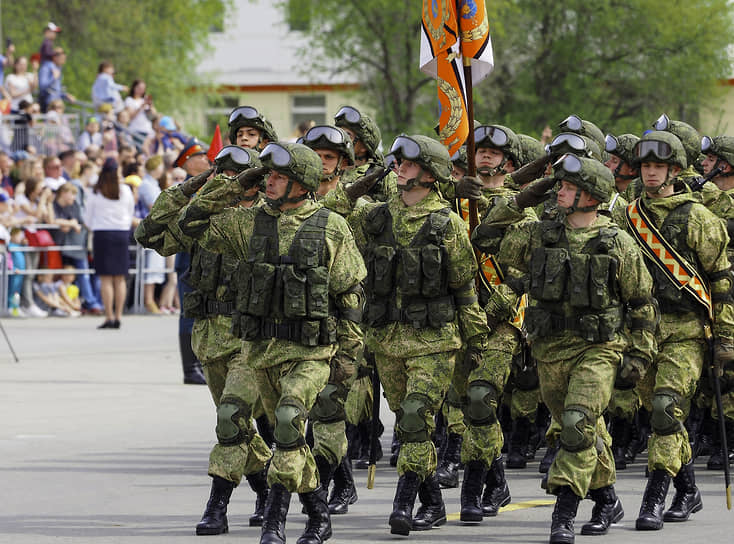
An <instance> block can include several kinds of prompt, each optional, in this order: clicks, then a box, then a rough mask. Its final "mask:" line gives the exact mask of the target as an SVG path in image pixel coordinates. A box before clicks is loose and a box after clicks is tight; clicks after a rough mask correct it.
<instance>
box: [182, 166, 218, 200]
mask: <svg viewBox="0 0 734 544" xmlns="http://www.w3.org/2000/svg"><path fill="white" fill-rule="evenodd" d="M213 172H214V168H210V169H209V170H207V171H206V172H202V173H201V174H198V175H196V176H193V177H190V178H189V179H187V180H186V181H184V182H183V183H181V192H182V193H183V194H184V195H186V196H188V197H192V196H194V194H196V191H198V190H199V189H201V188H202V187H203V186H204V184H205V183H206V180H207V179H209V176H210V175H212V173H213Z"/></svg>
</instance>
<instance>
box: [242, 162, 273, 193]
mask: <svg viewBox="0 0 734 544" xmlns="http://www.w3.org/2000/svg"><path fill="white" fill-rule="evenodd" d="M269 171H270V169H269V168H268V167H266V166H258V167H257V168H248V169H247V170H245V171H243V172H240V173H239V174H238V175H237V181H239V182H240V185H242V188H243V189H244V190H245V191H247V190H248V189H252V188H253V187H254V186H255V185H257V182H258V181H259V180H260V179H262V177H263V176H264V175H265V174H267V173H268V172H269Z"/></svg>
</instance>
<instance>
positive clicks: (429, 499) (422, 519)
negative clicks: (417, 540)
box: [413, 474, 446, 531]
mask: <svg viewBox="0 0 734 544" xmlns="http://www.w3.org/2000/svg"><path fill="white" fill-rule="evenodd" d="M418 498H419V499H420V501H421V505H420V506H419V507H418V510H417V511H416V513H415V516H413V530H414V531H428V530H429V529H433V528H434V527H438V526H439V525H443V524H444V523H446V507H445V506H444V504H443V497H441V487H440V486H439V485H438V479H437V478H436V475H435V474H431V475H430V476H428V477H427V478H426V479H425V480H423V482H421V485H420V486H419V487H418Z"/></svg>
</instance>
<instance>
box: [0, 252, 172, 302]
mask: <svg viewBox="0 0 734 544" xmlns="http://www.w3.org/2000/svg"><path fill="white" fill-rule="evenodd" d="M86 249H87V248H86V247H83V246H72V245H68V246H22V247H13V248H7V252H6V253H0V269H1V270H0V313H1V314H3V315H5V314H6V313H7V311H8V283H9V281H10V275H11V272H10V271H9V270H8V261H7V259H8V258H11V254H12V253H18V252H19V253H31V252H39V253H40V252H44V251H45V252H48V251H64V250H66V251H82V250H83V251H86ZM128 249H129V250H130V251H135V266H134V267H133V268H130V269H128V275H130V276H134V283H133V293H134V296H133V304H132V307H131V309H130V312H132V313H135V314H140V313H145V293H144V288H145V274H147V273H163V274H168V273H170V272H173V268H146V267H145V248H144V247H143V246H141V245H139V244H135V245H130V246H129V247H128ZM64 273H73V274H95V273H96V271H95V269H94V268H27V269H25V270H13V272H12V274H15V275H18V276H35V275H36V274H64Z"/></svg>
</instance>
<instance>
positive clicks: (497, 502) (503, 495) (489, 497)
mask: <svg viewBox="0 0 734 544" xmlns="http://www.w3.org/2000/svg"><path fill="white" fill-rule="evenodd" d="M484 483H485V484H486V486H485V488H484V495H482V512H483V513H484V517H485V518H492V517H494V516H496V515H497V514H498V513H499V511H500V508H501V507H503V506H507V505H508V504H510V500H511V499H512V497H510V488H509V487H508V486H507V480H505V463H504V460H503V459H502V456H499V457H498V458H497V459H495V460H494V462H493V463H492V466H490V467H489V470H488V471H487V478H486V479H485V480H484Z"/></svg>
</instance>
